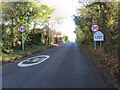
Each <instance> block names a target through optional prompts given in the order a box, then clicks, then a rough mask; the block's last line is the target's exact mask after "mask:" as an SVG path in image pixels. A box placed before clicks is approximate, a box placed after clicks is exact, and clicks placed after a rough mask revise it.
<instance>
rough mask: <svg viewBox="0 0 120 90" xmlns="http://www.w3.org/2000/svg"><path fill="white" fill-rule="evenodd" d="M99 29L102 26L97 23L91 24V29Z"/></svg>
mask: <svg viewBox="0 0 120 90" xmlns="http://www.w3.org/2000/svg"><path fill="white" fill-rule="evenodd" d="M99 29H100V27H99V26H98V25H97V24H93V25H92V26H91V30H92V31H93V32H97V31H98V30H99Z"/></svg>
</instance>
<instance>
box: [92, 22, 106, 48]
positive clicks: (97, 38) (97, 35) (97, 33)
mask: <svg viewBox="0 0 120 90" xmlns="http://www.w3.org/2000/svg"><path fill="white" fill-rule="evenodd" d="M99 29H100V27H99V26H98V25H97V24H93V25H92V26H91V30H92V32H95V33H94V50H96V41H99V42H100V49H102V41H104V34H103V33H102V32H101V31H98V30H99Z"/></svg>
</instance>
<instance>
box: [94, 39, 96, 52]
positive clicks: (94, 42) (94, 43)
mask: <svg viewBox="0 0 120 90" xmlns="http://www.w3.org/2000/svg"><path fill="white" fill-rule="evenodd" d="M95 50H96V41H94V51H95Z"/></svg>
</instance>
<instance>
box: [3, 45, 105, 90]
mask: <svg viewBox="0 0 120 90" xmlns="http://www.w3.org/2000/svg"><path fill="white" fill-rule="evenodd" d="M38 55H49V56H50V58H48V59H47V60H45V61H44V62H42V63H40V64H37V65H33V66H29V67H23V68H22V67H18V65H17V64H18V63H19V62H15V63H12V64H9V65H6V66H4V67H3V88H105V85H104V81H103V79H102V77H101V76H100V74H99V71H97V69H96V68H95V67H94V65H92V63H90V60H89V59H88V58H87V57H86V55H85V54H84V53H83V52H82V50H81V48H79V46H77V44H76V43H65V44H62V45H60V46H58V47H53V48H50V49H48V50H45V51H43V52H41V53H39V54H36V55H34V56H38ZM34 56H29V57H27V58H30V57H34ZM27 58H26V59H27Z"/></svg>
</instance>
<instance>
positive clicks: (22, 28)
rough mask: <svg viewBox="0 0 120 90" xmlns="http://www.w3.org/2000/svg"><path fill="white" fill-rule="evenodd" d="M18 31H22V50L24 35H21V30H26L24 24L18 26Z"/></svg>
mask: <svg viewBox="0 0 120 90" xmlns="http://www.w3.org/2000/svg"><path fill="white" fill-rule="evenodd" d="M19 31H20V32H22V50H23V51H24V35H23V32H25V31H26V27H25V26H24V25H21V26H20V27H19Z"/></svg>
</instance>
